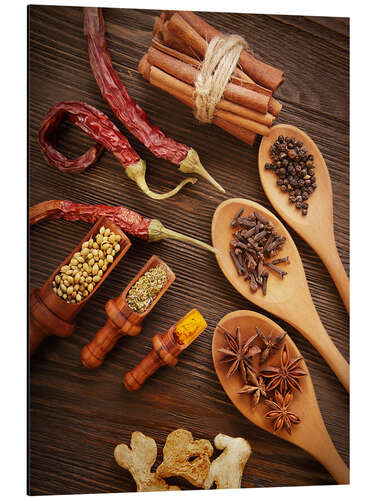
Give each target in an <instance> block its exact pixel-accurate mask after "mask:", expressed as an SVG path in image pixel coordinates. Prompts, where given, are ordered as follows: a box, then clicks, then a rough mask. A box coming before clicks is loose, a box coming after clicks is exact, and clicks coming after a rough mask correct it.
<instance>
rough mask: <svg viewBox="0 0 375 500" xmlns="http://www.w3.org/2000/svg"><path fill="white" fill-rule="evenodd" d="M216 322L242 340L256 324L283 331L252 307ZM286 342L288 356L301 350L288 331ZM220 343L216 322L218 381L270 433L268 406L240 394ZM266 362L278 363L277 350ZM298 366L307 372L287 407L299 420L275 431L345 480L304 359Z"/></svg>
mask: <svg viewBox="0 0 375 500" xmlns="http://www.w3.org/2000/svg"><path fill="white" fill-rule="evenodd" d="M218 324H219V325H221V326H222V327H224V328H225V329H226V330H228V331H229V332H231V333H233V334H234V333H235V331H236V328H237V327H240V329H241V337H242V342H245V341H246V340H247V339H248V338H249V337H250V336H252V335H254V334H256V330H255V326H257V327H258V328H260V329H261V330H262V332H263V333H264V334H265V335H266V336H267V337H268V336H269V335H270V333H271V332H272V335H273V336H276V335H280V333H282V332H283V330H282V329H281V328H280V326H279V325H277V324H276V323H275V322H274V321H271V320H270V319H268V318H267V317H266V316H263V315H262V314H258V313H256V312H253V311H234V312H231V313H229V314H227V315H226V316H224V318H222V319H221V320H220V321H219V323H218ZM285 342H286V343H287V345H288V349H289V354H290V357H291V358H295V357H298V356H301V353H300V352H299V351H298V349H297V347H296V345H295V344H294V342H293V341H292V340H291V338H290V337H289V336H288V335H286V336H285ZM259 345H260V344H259ZM222 347H226V342H225V337H224V334H223V331H222V329H221V328H220V327H219V326H217V327H216V329H215V332H214V335H213V338H212V358H213V362H214V366H215V370H216V373H217V376H218V378H219V380H220V382H221V385H222V386H223V388H224V390H225V392H226V393H227V396H228V397H229V398H230V399H231V401H232V403H233V404H234V406H235V407H236V408H237V409H238V410H239V411H240V412H241V413H242V414H243V415H244V416H245V417H246V418H247V419H249V420H250V421H251V422H253V423H254V424H255V425H257V426H259V427H261V428H262V429H264V430H266V431H267V432H270V433H273V427H272V421H271V420H269V419H266V418H265V417H264V414H265V412H266V411H268V410H269V408H268V407H267V406H266V405H265V403H264V399H263V398H261V400H260V402H259V404H258V405H257V406H256V407H253V406H252V404H251V400H250V398H249V395H248V394H239V390H240V389H241V387H242V386H243V385H244V384H243V383H242V380H241V377H240V375H239V374H238V373H235V374H233V375H232V376H231V377H229V378H227V371H228V368H229V366H230V365H229V363H223V362H222V359H223V358H225V355H224V354H222V353H220V352H218V349H220V348H222ZM253 364H254V367H255V368H257V369H258V367H259V356H258V355H256V356H255V357H254V359H253ZM265 365H274V366H279V365H280V350H278V351H276V352H275V353H274V354H273V355H272V356H271V357H270V358H269V360H267V361H266V363H265ZM300 367H301V368H302V369H303V370H304V371H306V372H307V376H305V377H301V378H300V379H299V381H300V385H301V389H302V392H299V391H293V400H292V402H291V403H290V411H291V412H293V413H295V414H296V415H298V416H299V417H300V418H301V422H300V423H299V424H296V425H293V426H292V433H291V434H288V432H287V431H286V430H285V429H282V430H281V431H280V432H279V433H277V436H279V437H280V438H282V439H285V440H286V441H289V442H291V443H293V444H296V445H297V446H299V447H300V448H302V449H303V450H305V451H307V452H308V453H310V454H311V455H312V456H313V457H314V458H316V460H318V461H319V462H320V463H321V464H322V465H323V466H324V467H325V468H326V469H327V470H328V472H330V474H331V475H332V477H333V478H334V479H335V480H336V481H337V482H338V483H339V484H348V483H349V469H348V467H347V466H346V464H345V463H344V461H343V460H342V459H341V457H340V456H339V454H338V453H337V451H336V448H335V447H334V445H333V443H332V440H331V438H330V437H329V434H328V432H327V429H326V426H325V424H324V422H323V418H322V415H321V413H320V410H319V406H318V402H317V400H316V396H315V391H314V387H313V384H312V381H311V377H310V373H309V370H308V368H307V366H306V363H305V361H304V360H302V361H301V363H300Z"/></svg>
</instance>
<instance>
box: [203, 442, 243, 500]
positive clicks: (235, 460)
mask: <svg viewBox="0 0 375 500" xmlns="http://www.w3.org/2000/svg"><path fill="white" fill-rule="evenodd" d="M215 446H216V448H218V449H219V450H224V451H223V453H222V454H221V455H220V456H219V457H217V458H216V460H214V461H213V462H212V463H211V467H210V470H209V472H208V476H207V477H206V479H205V481H204V483H203V488H204V489H206V490H208V489H209V488H211V486H212V485H213V483H216V488H241V480H242V474H243V470H244V468H245V464H246V462H247V461H248V459H249V457H250V455H251V446H250V444H249V443H248V442H247V441H246V440H245V439H243V438H232V437H229V436H226V435H225V434H218V435H217V436H216V437H215Z"/></svg>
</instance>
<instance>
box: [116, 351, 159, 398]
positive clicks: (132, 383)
mask: <svg viewBox="0 0 375 500" xmlns="http://www.w3.org/2000/svg"><path fill="white" fill-rule="evenodd" d="M164 364H165V362H164V361H163V360H162V359H161V358H160V356H159V355H158V353H157V352H156V351H155V350H152V351H151V352H150V353H149V354H148V355H147V356H146V357H145V358H143V359H142V361H141V362H140V363H139V364H138V365H137V366H136V367H135V368H133V369H132V370H130V371H128V372H127V373H125V377H124V385H125V387H126V388H127V389H128V391H136V390H137V389H139V388H140V387H142V385H143V384H144V382H145V381H146V380H147V379H148V377H150V376H151V375H152V374H153V373H155V372H156V370H157V369H158V368H159V367H160V366H163V365H164Z"/></svg>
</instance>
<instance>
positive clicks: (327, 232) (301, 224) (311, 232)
mask: <svg viewBox="0 0 375 500" xmlns="http://www.w3.org/2000/svg"><path fill="white" fill-rule="evenodd" d="M279 135H283V136H284V137H285V136H289V137H294V138H295V139H297V140H299V141H302V142H303V144H304V146H306V148H307V151H308V152H309V153H310V154H313V155H314V164H315V166H316V168H315V176H316V179H317V185H318V187H317V189H316V190H315V191H314V192H313V193H312V195H311V196H310V198H309V199H308V203H309V212H308V214H307V215H306V216H303V215H302V214H301V210H297V209H296V208H295V205H294V204H291V203H289V201H288V195H287V193H284V192H283V191H281V189H280V187H279V186H277V184H276V180H277V177H276V175H275V173H274V172H273V171H271V170H266V169H265V168H264V165H265V164H266V163H267V162H268V163H269V162H271V161H272V160H271V156H270V153H269V149H270V147H271V146H272V144H273V143H274V142H275V140H276V139H277V138H278V137H279ZM258 166H259V176H260V180H261V182H262V186H263V189H264V192H265V193H266V195H267V197H268V199H269V200H270V202H271V203H272V206H273V207H274V209H275V210H276V211H277V212H278V213H279V214H280V215H281V217H282V218H283V219H284V220H285V221H286V222H287V223H288V224H289V225H290V226H291V227H292V228H293V229H294V230H295V231H296V232H297V233H298V234H299V235H300V236H301V237H302V238H303V239H304V240H305V241H306V242H307V243H308V244H309V245H310V246H311V247H312V248H313V249H314V250H315V252H316V253H317V254H318V255H319V256H320V258H321V259H322V261H323V263H324V265H325V266H326V268H327V269H328V272H329V274H330V275H331V276H332V279H333V281H334V282H335V285H336V287H337V290H338V291H339V294H340V296H341V298H342V300H343V302H344V305H345V308H346V310H347V311H348V313H349V278H348V277H347V275H346V273H345V269H344V267H343V265H342V262H341V260H340V257H339V254H338V252H337V248H336V242H335V235H334V231H333V207H332V186H331V180H330V177H329V172H328V168H327V165H326V163H325V161H324V158H323V156H322V154H321V152H320V151H319V149H318V147H317V145H316V144H315V143H314V141H313V140H312V139H311V138H310V137H309V136H308V135H307V134H305V132H302V130H300V129H298V128H297V127H293V126H292V125H282V124H280V125H276V126H275V127H272V128H271V130H270V133H269V134H268V136H267V137H263V139H262V142H261V144H260V148H259V154H258Z"/></svg>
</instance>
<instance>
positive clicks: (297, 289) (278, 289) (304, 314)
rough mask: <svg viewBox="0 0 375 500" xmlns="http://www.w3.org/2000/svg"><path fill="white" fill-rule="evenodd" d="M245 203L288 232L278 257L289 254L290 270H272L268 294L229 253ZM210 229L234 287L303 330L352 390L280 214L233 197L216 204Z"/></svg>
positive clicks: (248, 207)
mask: <svg viewBox="0 0 375 500" xmlns="http://www.w3.org/2000/svg"><path fill="white" fill-rule="evenodd" d="M242 207H243V208H244V209H245V212H244V215H248V214H249V213H251V212H253V211H254V210H257V211H258V212H260V213H261V214H262V215H263V216H264V217H266V218H267V219H268V220H269V221H270V222H271V223H272V224H273V225H274V227H275V230H276V231H277V232H278V233H280V234H282V235H283V236H286V242H285V244H284V246H283V249H282V251H280V253H279V254H277V257H286V256H287V255H288V256H289V260H290V264H289V265H286V266H284V267H283V269H284V268H285V271H287V273H288V274H287V276H285V277H284V279H283V280H280V278H279V277H278V276H277V275H275V273H273V272H272V271H271V270H270V272H269V278H268V283H267V295H265V296H264V295H263V293H262V290H261V289H258V290H257V292H255V293H253V292H252V291H251V290H250V285H249V281H245V280H244V279H243V276H239V275H238V273H237V270H236V267H235V265H234V263H233V261H232V259H231V256H230V254H229V249H230V248H229V242H230V240H231V239H233V236H232V234H233V228H232V227H231V224H230V223H231V221H232V219H233V217H234V216H235V215H236V214H237V213H238V211H239V209H240V208H242ZM211 232H212V243H213V246H214V247H215V248H216V249H217V250H219V254H217V255H216V259H217V261H218V264H219V266H220V268H221V270H222V271H223V273H224V275H225V277H226V278H227V279H228V281H230V283H231V284H232V285H233V286H234V288H235V289H236V290H237V291H238V292H239V293H241V294H242V295H243V296H244V297H245V298H246V299H248V300H250V302H253V303H254V304H256V305H257V306H259V307H262V308H263V309H265V310H266V311H268V312H270V313H272V314H275V315H276V316H278V317H279V318H282V319H283V320H285V321H287V322H288V323H290V324H291V325H292V326H294V328H296V329H297V330H298V331H299V332H301V334H302V335H303V336H304V337H306V338H307V340H308V341H309V342H311V344H312V345H313V346H314V347H315V348H316V349H317V350H318V351H319V352H320V354H321V355H322V356H323V358H324V359H325V360H326V362H327V363H328V365H329V366H330V367H331V369H332V371H333V372H334V373H335V374H336V376H337V378H338V379H339V380H340V382H341V383H342V385H343V386H344V387H345V389H346V390H347V391H349V364H348V363H347V362H346V360H345V359H344V357H343V356H342V355H341V354H340V352H339V351H338V350H337V348H336V346H335V345H334V343H333V342H332V340H331V339H330V337H329V336H328V333H327V332H326V330H325V328H324V326H323V325H322V322H321V321H320V318H319V316H318V313H317V311H316V309H315V306H314V303H313V301H312V298H311V295H310V291H309V288H308V285H307V281H306V276H305V272H304V269H303V265H302V261H301V257H300V255H299V253H298V250H297V247H296V245H295V244H294V241H293V240H292V237H291V236H290V234H289V233H288V231H287V230H286V229H285V227H284V226H283V224H282V223H281V222H280V221H279V220H278V219H277V217H275V216H274V215H273V214H272V213H271V212H270V211H269V210H267V209H266V208H264V207H262V205H259V204H258V203H255V202H254V201H250V200H245V199H242V198H232V199H230V200H226V201H224V202H222V203H221V204H220V205H219V206H218V207H217V209H216V211H215V213H214V216H213V219H212V226H211Z"/></svg>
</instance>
